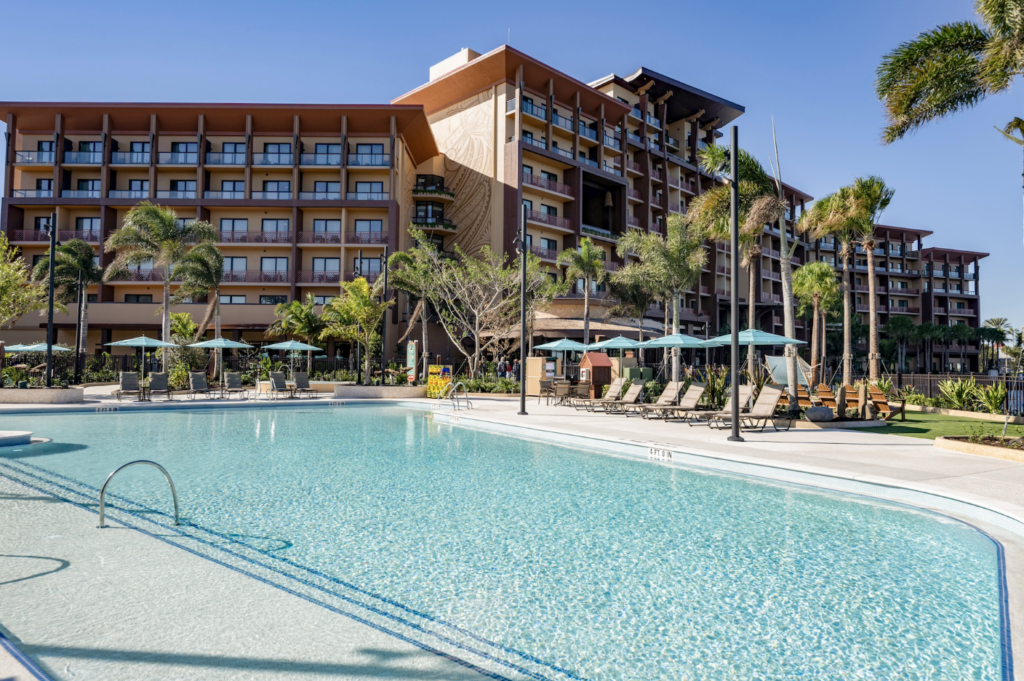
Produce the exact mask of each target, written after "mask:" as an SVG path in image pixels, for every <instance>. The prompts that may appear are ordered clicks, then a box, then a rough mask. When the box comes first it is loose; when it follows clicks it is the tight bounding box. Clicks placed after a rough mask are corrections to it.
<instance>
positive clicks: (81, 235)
mask: <svg viewBox="0 0 1024 681" xmlns="http://www.w3.org/2000/svg"><path fill="white" fill-rule="evenodd" d="M57 239H58V240H59V241H62V242H63V241H71V240H72V239H81V240H82V241H87V242H89V243H91V244H98V243H99V242H100V232H99V230H96V229H88V230H75V229H61V230H58V232H57ZM11 241H12V242H22V243H48V242H49V241H50V233H49V232H48V231H46V230H43V229H18V230H14V231H12V232H11Z"/></svg>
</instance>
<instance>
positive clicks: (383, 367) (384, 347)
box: [380, 245, 388, 385]
mask: <svg viewBox="0 0 1024 681" xmlns="http://www.w3.org/2000/svg"><path fill="white" fill-rule="evenodd" d="M381 266H382V267H383V268H384V290H383V291H382V293H381V299H382V300H383V302H385V303H386V302H388V247H387V245H385V246H384V262H383V263H382V264H381ZM387 371H388V310H387V308H384V323H383V324H382V325H381V330H380V384H381V385H384V381H385V380H386V379H387Z"/></svg>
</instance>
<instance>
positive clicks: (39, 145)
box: [36, 141, 53, 151]
mask: <svg viewBox="0 0 1024 681" xmlns="http://www.w3.org/2000/svg"><path fill="white" fill-rule="evenodd" d="M36 151H53V141H50V142H36Z"/></svg>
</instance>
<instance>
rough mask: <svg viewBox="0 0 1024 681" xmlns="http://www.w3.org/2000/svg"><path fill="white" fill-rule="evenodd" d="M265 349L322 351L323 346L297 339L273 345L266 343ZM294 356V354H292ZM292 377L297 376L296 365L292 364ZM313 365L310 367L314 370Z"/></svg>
mask: <svg viewBox="0 0 1024 681" xmlns="http://www.w3.org/2000/svg"><path fill="white" fill-rule="evenodd" d="M263 349H264V350H287V351H289V352H295V351H301V352H320V351H321V350H323V348H318V347H316V346H315V345H309V344H308V343H300V342H299V341H297V340H290V341H282V342H280V343H274V344H273V345H264V346H263ZM290 357H294V355H290ZM290 369H291V372H292V377H293V378H294V377H295V365H294V364H292V365H291V366H290ZM312 369H313V367H310V370H311V371H312Z"/></svg>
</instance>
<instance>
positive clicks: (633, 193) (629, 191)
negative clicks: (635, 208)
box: [626, 187, 643, 203]
mask: <svg viewBox="0 0 1024 681" xmlns="http://www.w3.org/2000/svg"><path fill="white" fill-rule="evenodd" d="M626 200H627V201H632V202H634V203H642V202H643V199H642V198H640V190H639V189H633V188H632V187H626Z"/></svg>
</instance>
